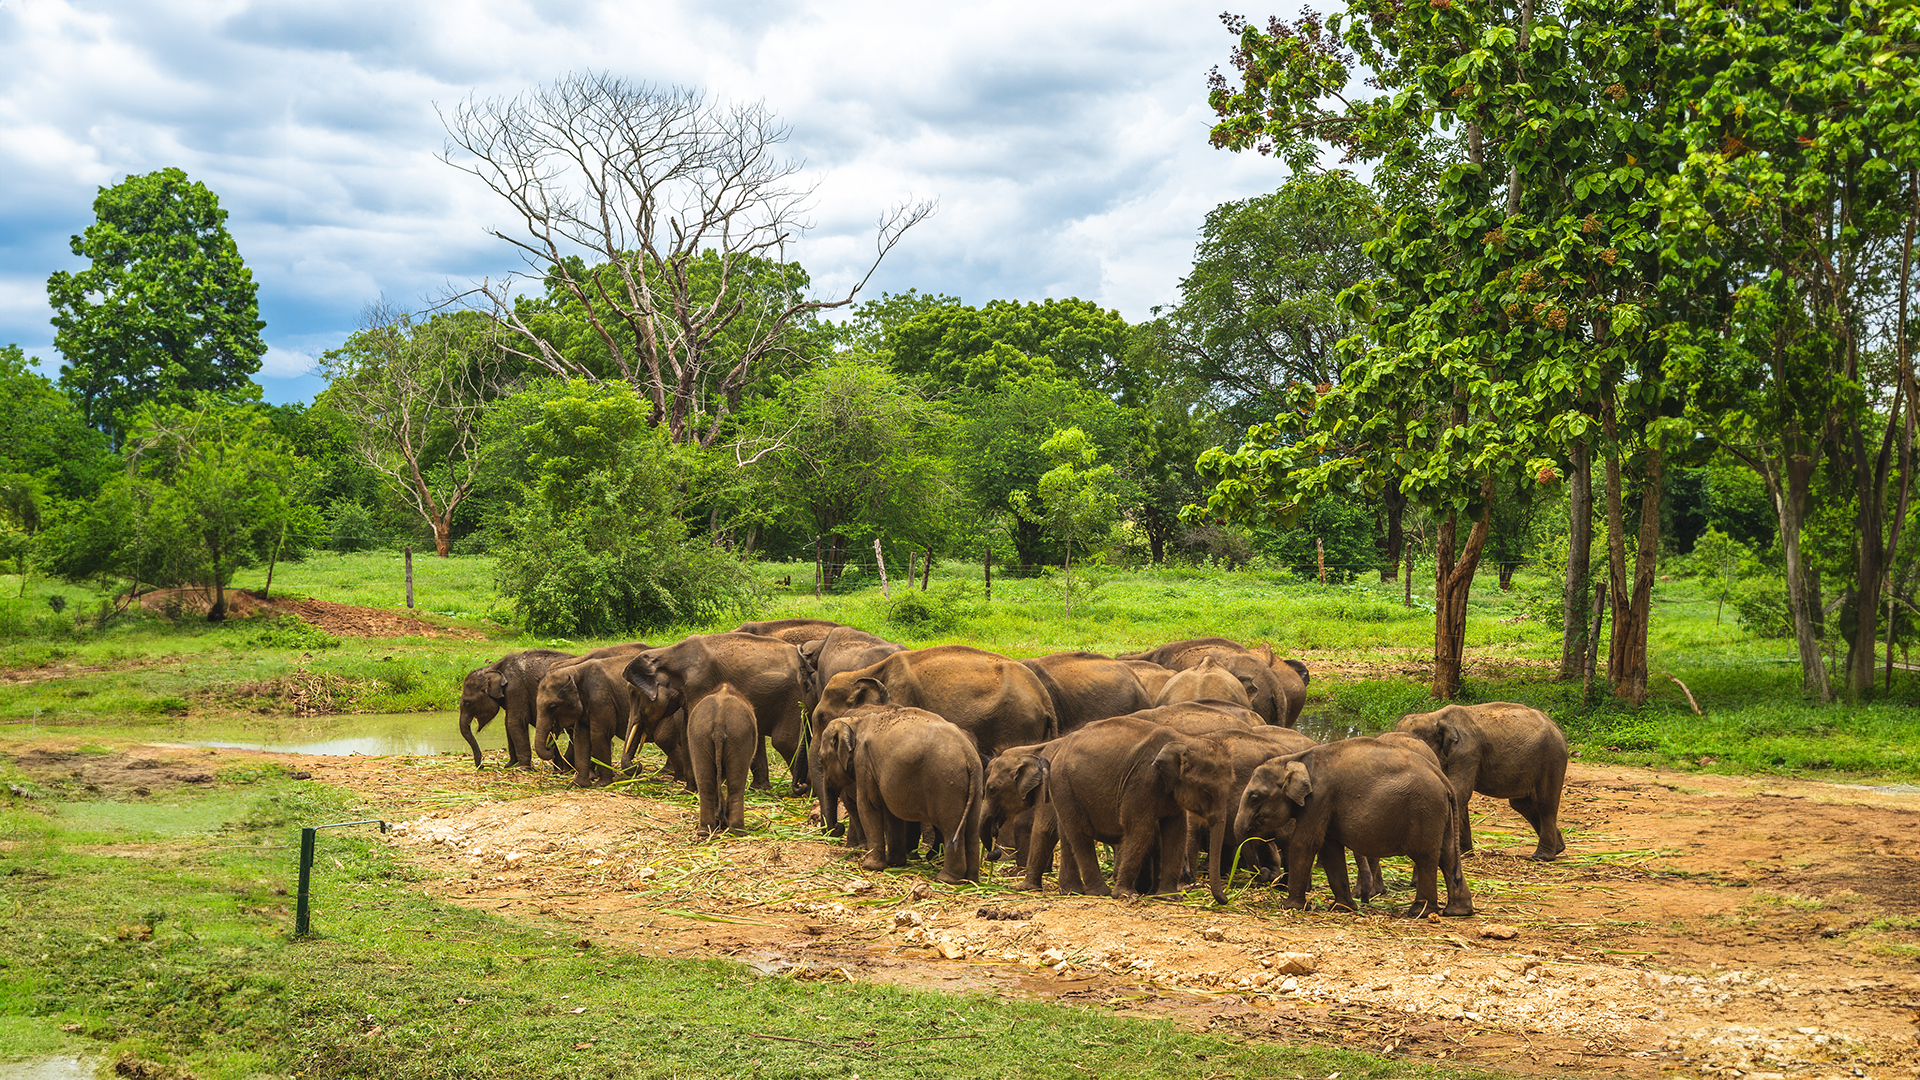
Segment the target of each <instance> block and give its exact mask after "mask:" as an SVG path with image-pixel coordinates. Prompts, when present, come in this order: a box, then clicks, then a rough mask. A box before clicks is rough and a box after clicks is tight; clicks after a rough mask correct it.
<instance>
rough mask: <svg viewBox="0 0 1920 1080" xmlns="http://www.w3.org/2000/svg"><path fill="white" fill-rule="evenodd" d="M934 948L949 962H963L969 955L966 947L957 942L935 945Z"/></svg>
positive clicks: (944, 942)
mask: <svg viewBox="0 0 1920 1080" xmlns="http://www.w3.org/2000/svg"><path fill="white" fill-rule="evenodd" d="M934 948H935V949H937V950H939V952H940V955H941V956H944V957H946V958H947V959H949V960H961V959H964V958H965V957H966V955H967V950H966V947H965V946H963V945H960V944H959V943H957V942H952V941H942V942H940V943H939V944H938V945H935V946H934Z"/></svg>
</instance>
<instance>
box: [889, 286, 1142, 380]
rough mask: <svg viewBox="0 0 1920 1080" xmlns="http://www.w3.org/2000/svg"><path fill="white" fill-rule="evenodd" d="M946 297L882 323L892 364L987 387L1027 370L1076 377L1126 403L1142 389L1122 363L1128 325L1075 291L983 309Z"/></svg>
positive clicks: (992, 303)
mask: <svg viewBox="0 0 1920 1080" xmlns="http://www.w3.org/2000/svg"><path fill="white" fill-rule="evenodd" d="M947 299H948V298H946V297H941V298H939V301H936V302H933V303H930V304H928V305H927V306H926V307H925V309H924V310H921V311H920V312H919V313H918V314H915V315H914V316H913V317H911V318H908V319H905V320H903V321H900V322H897V323H895V324H893V325H891V326H889V327H887V328H886V330H885V331H884V334H883V336H882V339H881V340H882V341H883V342H884V347H885V349H886V351H887V353H888V354H889V356H890V358H891V360H892V362H893V366H894V368H895V369H896V370H899V371H901V372H903V373H905V374H908V375H915V376H919V377H922V378H925V379H926V380H928V381H929V382H931V383H932V384H933V385H934V386H936V387H938V388H940V389H942V390H946V389H953V388H957V387H968V388H971V389H974V390H980V391H988V392H991V391H994V390H996V389H998V388H999V387H1000V385H1001V383H1003V382H1004V381H1006V380H1009V379H1020V378H1032V377H1040V378H1055V379H1058V378H1066V379H1077V380H1080V381H1082V382H1084V383H1085V384H1086V385H1088V386H1090V387H1093V388H1094V389H1096V390H1098V391H1100V392H1102V393H1104V394H1107V395H1108V396H1110V397H1115V398H1119V399H1121V400H1123V401H1126V402H1128V403H1132V402H1134V401H1135V400H1137V399H1138V398H1139V397H1140V396H1141V395H1142V394H1143V393H1144V391H1145V390H1146V386H1145V385H1144V380H1143V378H1142V373H1141V372H1139V371H1136V370H1134V369H1133V368H1132V366H1131V365H1130V364H1129V357H1130V355H1131V349H1130V347H1129V346H1130V336H1129V331H1128V327H1127V324H1126V322H1125V320H1123V319H1121V318H1120V315H1119V313H1118V312H1114V311H1103V310H1101V308H1100V307H1099V306H1098V305H1097V304H1093V303H1090V302H1088V301H1085V300H1080V299H1077V298H1069V299H1066V300H1042V301H1040V302H1038V303H1031V304H1023V303H1020V302H1018V301H1014V300H993V301H990V302H988V303H987V305H986V306H985V307H983V308H974V307H968V306H966V305H963V304H960V303H957V302H955V303H946V302H944V301H946V300H947Z"/></svg>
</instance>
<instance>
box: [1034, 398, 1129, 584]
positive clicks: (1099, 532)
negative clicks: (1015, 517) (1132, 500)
mask: <svg viewBox="0 0 1920 1080" xmlns="http://www.w3.org/2000/svg"><path fill="white" fill-rule="evenodd" d="M1040 452H1041V453H1043V454H1045V455H1046V456H1047V457H1049V458H1051V459H1052V460H1053V461H1054V462H1055V464H1054V467H1053V468H1051V469H1049V470H1047V471H1046V472H1045V473H1043V474H1041V477H1040V479H1039V482H1038V483H1036V484H1035V485H1034V490H1033V491H1032V492H1027V491H1015V492H1014V493H1013V494H1012V496H1011V497H1010V498H1011V501H1012V503H1013V510H1014V513H1016V514H1019V515H1020V518H1021V520H1023V521H1028V522H1031V523H1033V524H1035V525H1038V526H1040V528H1041V529H1042V531H1043V532H1044V533H1045V534H1046V535H1047V536H1048V537H1051V538H1052V539H1054V540H1058V541H1059V542H1060V543H1061V545H1062V546H1063V547H1065V548H1066V551H1067V564H1068V566H1069V567H1071V565H1072V560H1073V550H1074V548H1075V547H1082V548H1085V547H1088V546H1090V545H1091V544H1093V543H1094V542H1095V541H1096V540H1097V539H1101V538H1104V537H1105V536H1106V534H1107V533H1108V532H1109V531H1110V530H1111V529H1112V528H1113V526H1114V524H1115V523H1116V522H1117V521H1118V520H1119V514H1120V478H1119V476H1118V475H1117V474H1116V473H1115V472H1114V471H1113V466H1112V465H1094V463H1093V462H1094V459H1095V458H1097V457H1099V456H1100V451H1099V449H1098V448H1097V447H1095V446H1094V445H1093V440H1091V439H1089V438H1087V433H1086V432H1084V431H1081V430H1080V429H1079V428H1077V427H1069V428H1062V429H1060V430H1059V431H1056V432H1054V433H1053V435H1052V436H1051V437H1049V438H1048V439H1047V441H1046V442H1044V443H1041V444H1040ZM1067 611H1068V612H1069V613H1071V612H1072V611H1073V598H1072V594H1071V593H1069V594H1068V596H1067Z"/></svg>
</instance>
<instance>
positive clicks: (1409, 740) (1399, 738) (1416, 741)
mask: <svg viewBox="0 0 1920 1080" xmlns="http://www.w3.org/2000/svg"><path fill="white" fill-rule="evenodd" d="M1374 738H1376V739H1378V740H1380V741H1381V742H1383V743H1387V744H1390V745H1393V746H1404V747H1407V748H1408V749H1410V750H1412V751H1413V752H1414V753H1416V754H1419V755H1420V756H1421V757H1423V758H1425V759H1426V760H1427V761H1429V762H1431V763H1432V764H1433V767H1434V768H1436V769H1441V770H1442V771H1443V772H1444V771H1445V770H1444V768H1443V767H1442V766H1441V764H1440V756H1439V755H1438V754H1435V753H1434V752H1433V747H1431V746H1428V745H1427V744H1426V743H1425V742H1423V741H1421V739H1420V738H1419V737H1418V736H1415V735H1409V734H1407V733H1406V732H1404V731H1383V732H1381V733H1380V734H1378V735H1375V736H1374ZM1353 876H1354V886H1355V887H1356V888H1357V889H1359V891H1360V899H1362V900H1372V899H1374V898H1375V897H1378V896H1385V895H1386V892H1387V881H1386V878H1384V877H1382V876H1381V874H1380V860H1379V859H1372V858H1368V857H1366V856H1364V855H1355V856H1354V857H1353Z"/></svg>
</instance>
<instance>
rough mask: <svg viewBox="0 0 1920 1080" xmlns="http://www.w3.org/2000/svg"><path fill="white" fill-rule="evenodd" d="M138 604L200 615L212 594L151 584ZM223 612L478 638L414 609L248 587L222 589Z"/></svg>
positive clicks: (359, 631)
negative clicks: (266, 595) (266, 594)
mask: <svg viewBox="0 0 1920 1080" xmlns="http://www.w3.org/2000/svg"><path fill="white" fill-rule="evenodd" d="M139 603H140V606H141V607H144V608H146V609H147V610H148V611H152V612H156V613H159V614H164V615H166V616H168V617H169V618H177V617H179V616H181V615H199V616H202V617H204V616H205V615H206V614H207V612H208V611H210V610H212V608H213V594H212V593H211V592H209V591H207V590H205V589H194V588H186V589H155V590H154V591H152V592H149V593H143V594H141V596H140V600H139ZM227 615H228V617H229V618H236V619H250V618H253V617H255V616H259V615H266V616H269V617H271V616H274V615H289V616H292V617H293V618H296V619H300V620H303V621H305V622H308V623H312V624H313V625H314V626H317V627H319V628H320V629H322V630H325V631H326V632H327V633H329V634H332V635H333V636H334V637H426V638H467V639H475V640H478V639H483V638H485V637H486V635H485V634H483V633H481V632H480V631H478V630H473V629H469V628H466V627H458V626H443V625H440V624H438V623H435V622H431V621H429V620H428V619H426V618H424V617H422V616H421V615H420V613H419V612H415V611H394V610H392V609H389V608H372V607H357V606H355V605H353V604H336V603H334V602H332V601H331V600H313V599H309V598H305V597H286V596H276V597H273V598H271V599H266V600H263V599H261V598H260V595H259V594H258V593H255V592H253V591H252V590H249V589H228V590H227Z"/></svg>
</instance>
